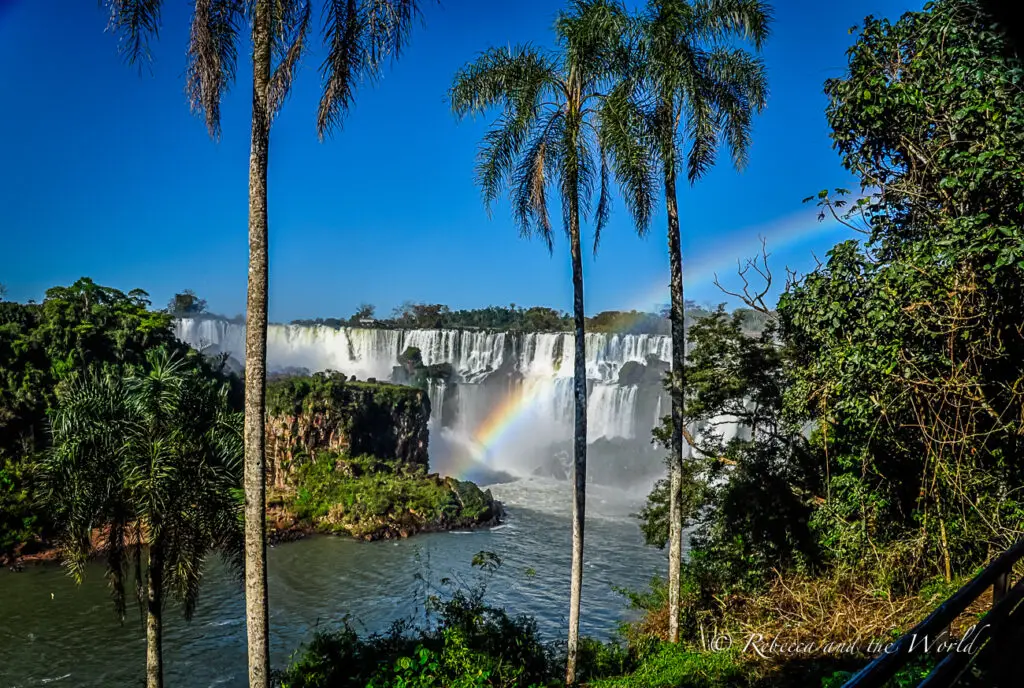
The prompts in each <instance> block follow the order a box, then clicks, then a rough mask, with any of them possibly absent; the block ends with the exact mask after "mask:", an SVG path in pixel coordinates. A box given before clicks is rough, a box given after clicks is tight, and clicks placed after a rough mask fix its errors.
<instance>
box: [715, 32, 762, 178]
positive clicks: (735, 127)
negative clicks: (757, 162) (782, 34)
mask: <svg viewBox="0 0 1024 688" xmlns="http://www.w3.org/2000/svg"><path fill="white" fill-rule="evenodd" d="M707 74H708V88H707V92H706V94H705V98H706V100H708V101H710V102H712V103H713V104H714V107H715V109H716V114H717V117H718V129H719V131H720V132H721V133H722V136H723V138H724V140H725V144H726V146H727V148H728V149H729V152H730V154H731V156H732V160H733V165H734V166H735V167H736V168H737V169H743V167H745V166H746V163H747V158H748V154H749V150H750V140H751V136H750V135H751V128H752V126H753V124H752V122H753V116H754V114H756V113H759V112H761V110H763V109H764V107H765V104H766V103H767V99H768V80H767V76H766V73H765V67H764V63H763V62H762V61H761V60H760V58H757V57H754V56H753V55H751V54H750V53H748V52H746V51H745V50H740V49H732V50H729V49H716V50H714V51H712V52H711V53H710V54H709V55H708V60H707Z"/></svg>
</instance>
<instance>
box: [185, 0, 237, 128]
mask: <svg viewBox="0 0 1024 688" xmlns="http://www.w3.org/2000/svg"><path fill="white" fill-rule="evenodd" d="M244 10H245V7H244V3H243V2H242V0H196V3H195V13H194V14H193V15H192V30H191V33H190V36H189V44H188V53H187V66H186V70H185V93H186V94H187V95H188V99H189V105H190V106H191V108H192V112H193V113H196V114H200V113H201V114H202V115H203V117H204V119H205V121H206V129H207V130H208V131H209V132H210V136H211V137H213V138H214V139H217V138H219V137H220V103H221V100H222V99H223V97H224V94H225V93H227V91H228V88H230V86H231V83H232V82H233V81H234V78H235V67H236V63H237V60H238V39H239V28H240V25H241V22H242V19H243V18H244V17H243V15H244Z"/></svg>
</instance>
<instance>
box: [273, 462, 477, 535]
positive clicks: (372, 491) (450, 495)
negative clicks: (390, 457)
mask: <svg viewBox="0 0 1024 688" xmlns="http://www.w3.org/2000/svg"><path fill="white" fill-rule="evenodd" d="M292 483H293V486H294V494H292V495H290V496H289V497H288V498H287V500H286V505H287V506H288V508H289V509H290V510H291V511H292V512H294V513H295V515H296V516H298V517H299V518H300V519H302V520H303V521H306V522H308V523H310V524H311V525H313V526H314V527H316V528H318V529H320V530H325V531H327V532H335V533H348V534H350V535H352V536H354V537H358V538H365V539H377V538H379V537H395V536H399V535H407V534H412V533H415V532H417V531H420V530H430V529H440V528H445V527H453V526H460V525H461V526H471V525H475V524H477V523H481V522H484V521H488V520H490V519H491V518H493V516H494V502H493V499H492V498H491V497H490V494H489V493H484V492H482V491H481V490H480V488H478V487H477V486H476V485H474V484H473V483H470V482H462V481H458V480H455V479H453V478H439V477H437V476H428V475H427V474H426V470H425V469H424V468H409V467H401V466H395V465H394V464H393V463H391V462H385V461H381V460H379V459H376V458H374V457H371V456H361V457H356V458H349V457H347V456H344V455H337V454H330V453H327V452H324V453H321V454H320V455H319V456H317V457H316V458H315V459H313V460H307V461H303V462H302V463H300V464H299V466H298V467H297V468H296V470H295V473H294V476H293V478H292Z"/></svg>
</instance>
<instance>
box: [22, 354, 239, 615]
mask: <svg viewBox="0 0 1024 688" xmlns="http://www.w3.org/2000/svg"><path fill="white" fill-rule="evenodd" d="M148 363H149V366H148V369H147V370H146V371H139V372H135V373H133V374H131V375H129V376H127V377H125V378H119V377H114V376H113V375H111V374H106V375H102V376H100V375H90V376H87V377H85V378H83V379H81V380H74V381H73V382H71V383H70V384H68V385H66V386H64V388H63V389H62V390H61V392H60V394H59V404H58V407H57V408H56V410H55V411H54V413H53V423H52V427H53V447H52V448H51V450H50V451H49V452H48V454H47V456H46V458H45V460H44V461H43V462H42V464H41V466H40V469H39V470H40V478H41V484H42V489H41V494H42V499H43V502H44V504H45V505H46V506H47V507H48V508H49V510H50V512H49V513H50V514H51V515H52V517H53V520H54V522H55V524H56V527H57V530H58V532H59V534H60V538H61V542H62V544H63V545H64V559H65V562H66V564H67V566H68V569H69V571H70V572H71V574H72V575H74V577H75V579H76V580H77V581H79V582H81V580H82V577H83V576H84V574H85V565H86V562H87V561H88V560H89V557H90V554H91V549H92V536H93V529H94V528H96V527H104V526H105V527H106V533H105V542H104V543H103V550H102V551H103V555H104V559H105V560H106V565H107V577H108V579H109V580H110V584H111V589H112V591H113V596H114V603H115V606H116V609H117V611H118V612H119V614H120V615H121V616H122V618H123V617H124V609H125V598H126V594H125V582H126V580H127V579H128V575H129V573H130V571H131V569H132V568H134V569H135V573H136V576H141V575H142V571H141V561H142V550H143V547H144V545H146V544H148V545H149V547H148V562H149V563H148V569H149V574H150V576H151V578H150V584H151V585H152V584H154V583H153V582H154V581H155V582H156V583H155V584H156V585H157V586H158V590H157V594H158V596H159V598H158V603H159V602H160V600H161V599H162V598H163V595H164V594H165V593H170V594H173V595H175V596H176V597H177V598H178V599H179V600H180V601H181V603H182V610H183V612H184V614H185V616H186V618H189V617H191V615H192V612H193V610H194V609H195V605H196V601H197V598H198V594H199V584H200V581H201V579H202V567H203V562H204V559H205V558H206V555H207V553H208V552H210V551H211V550H214V549H215V550H220V551H221V552H223V553H225V554H227V555H229V556H231V557H237V558H240V557H241V551H242V528H241V526H242V523H241V514H242V499H241V491H240V488H241V477H242V417H241V414H240V413H237V412H234V411H232V409H231V406H230V404H229V402H228V395H227V389H226V388H225V387H224V386H222V385H220V384H218V383H217V381H215V380H212V379H210V378H208V377H206V376H205V375H204V374H203V371H202V369H201V368H198V367H196V366H193V365H190V362H189V360H188V359H186V358H177V357H173V356H168V355H167V354H166V353H165V352H162V351H159V350H155V351H153V352H151V354H150V355H149V357H148ZM139 580H140V579H139V578H137V579H136V586H139ZM139 595H140V596H139V600H140V601H141V600H142V593H141V591H140V593H139Z"/></svg>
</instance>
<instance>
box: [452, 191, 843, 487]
mask: <svg viewBox="0 0 1024 688" xmlns="http://www.w3.org/2000/svg"><path fill="white" fill-rule="evenodd" d="M824 231H826V230H824V229H823V226H822V225H821V224H820V223H819V221H818V211H817V210H814V209H807V210H805V211H802V212H799V213H794V214H792V215H789V216H786V217H783V218H781V219H778V220H776V221H774V222H771V223H769V224H765V225H759V226H757V227H751V228H747V229H744V230H740V231H738V232H735V233H734V234H733V235H732V236H731V237H730V241H728V242H727V243H724V244H723V245H722V246H720V247H719V248H717V250H715V251H712V252H710V253H706V254H703V255H700V256H699V257H698V258H697V259H695V260H694V261H691V262H688V263H686V265H685V266H684V267H685V272H684V278H685V280H686V283H687V284H689V285H692V284H694V283H701V282H707V281H708V280H710V279H712V278H713V277H714V276H715V274H716V272H717V271H720V270H727V269H729V268H730V267H731V266H732V265H734V264H735V261H736V260H737V258H738V257H741V256H738V255H737V245H738V244H740V243H741V242H742V241H750V242H751V248H752V250H751V253H750V255H754V253H755V252H757V251H759V250H760V241H758V243H757V245H754V244H753V243H752V242H753V241H754V240H755V238H756V237H763V238H764V240H765V242H766V245H767V246H768V247H769V250H772V251H775V250H779V249H785V248H793V247H795V246H796V245H798V244H800V243H801V241H803V240H804V239H806V238H807V237H809V236H811V235H812V234H814V233H816V232H824ZM668 301H669V292H668V287H667V279H659V280H658V282H657V283H656V284H654V285H651V286H650V287H649V288H647V289H645V290H644V291H642V292H641V293H640V295H639V296H637V297H636V298H634V299H632V303H631V305H630V307H629V308H627V309H626V310H636V311H638V312H640V313H641V315H639V316H638V318H637V319H639V317H642V313H645V312H651V311H652V310H654V309H655V308H656V307H657V306H658V305H660V304H664V303H667V302H668ZM633 324H635V320H633V321H627V322H626V324H625V326H624V328H623V329H629V327H631V326H632V325H633ZM541 389H542V386H541V385H533V386H525V387H524V388H523V389H521V390H520V391H519V392H518V393H516V394H513V395H510V396H509V397H508V398H507V399H506V400H505V401H503V402H502V403H501V404H500V405H499V406H498V407H496V408H495V409H494V410H493V411H492V412H491V413H490V415H488V416H487V418H486V419H485V420H484V421H483V422H482V423H480V425H479V426H478V427H477V428H476V429H475V430H474V431H473V434H472V437H471V438H470V443H471V447H472V456H463V457H459V458H458V459H457V460H456V462H455V465H453V466H450V467H449V470H450V471H451V473H452V475H453V476H454V477H456V478H464V477H465V476H466V475H467V474H468V473H469V472H470V471H471V470H472V469H473V468H476V467H479V466H480V465H483V466H485V467H488V468H493V465H492V459H493V457H494V455H495V453H496V452H497V451H498V450H499V449H500V448H501V446H502V444H503V442H504V441H506V440H507V439H508V438H509V437H512V436H515V435H516V434H517V433H516V431H517V430H522V429H523V428H521V426H522V425H523V422H524V420H525V419H527V417H528V411H529V410H530V409H532V408H533V406H534V403H535V402H536V400H537V397H538V396H539V392H540V390H541Z"/></svg>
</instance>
